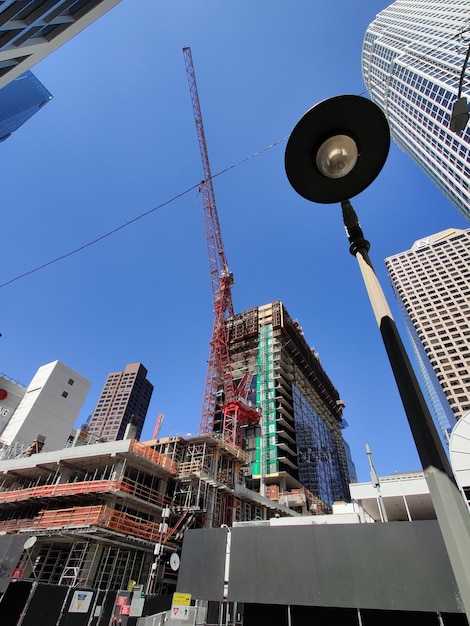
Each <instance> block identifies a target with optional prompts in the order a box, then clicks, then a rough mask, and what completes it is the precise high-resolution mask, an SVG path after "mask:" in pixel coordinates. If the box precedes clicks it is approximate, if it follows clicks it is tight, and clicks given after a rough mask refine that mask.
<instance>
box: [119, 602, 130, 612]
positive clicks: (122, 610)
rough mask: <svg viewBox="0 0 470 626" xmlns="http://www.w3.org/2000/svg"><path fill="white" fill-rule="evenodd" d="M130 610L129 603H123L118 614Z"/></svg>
mask: <svg viewBox="0 0 470 626" xmlns="http://www.w3.org/2000/svg"><path fill="white" fill-rule="evenodd" d="M130 612H131V605H130V604H123V605H122V606H121V608H120V610H119V614H120V615H129V613H130Z"/></svg>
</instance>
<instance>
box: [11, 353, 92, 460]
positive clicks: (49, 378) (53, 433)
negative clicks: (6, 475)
mask: <svg viewBox="0 0 470 626" xmlns="http://www.w3.org/2000/svg"><path fill="white" fill-rule="evenodd" d="M90 386H91V382H90V381H89V380H87V379H86V378H84V377H83V376H81V375H80V374H78V373H77V372H75V371H74V370H72V369H71V368H70V367H68V366H67V365H65V364H64V363H61V362H60V361H53V362H52V363H48V364H47V365H43V366H42V367H40V368H39V369H38V371H37V372H36V374H35V376H34V377H33V379H32V381H31V383H30V384H29V386H28V388H27V390H26V393H25V395H24V396H23V398H22V400H21V402H20V403H19V405H18V408H17V409H16V411H15V412H14V413H13V415H12V417H11V419H10V420H9V422H8V424H7V425H6V426H5V429H4V430H3V432H2V434H1V437H0V443H2V444H3V445H4V446H5V445H6V446H9V447H10V448H11V449H15V448H16V449H18V450H19V449H26V448H27V447H28V446H30V445H32V444H33V442H36V441H39V443H40V444H42V443H44V447H43V450H44V452H47V451H52V450H61V449H62V448H65V446H66V443H67V439H68V437H69V435H70V432H71V431H72V429H73V426H74V424H75V420H76V419H77V417H78V414H79V412H80V409H81V408H82V405H83V402H84V401H85V398H86V396H87V394H88V391H89V389H90Z"/></svg>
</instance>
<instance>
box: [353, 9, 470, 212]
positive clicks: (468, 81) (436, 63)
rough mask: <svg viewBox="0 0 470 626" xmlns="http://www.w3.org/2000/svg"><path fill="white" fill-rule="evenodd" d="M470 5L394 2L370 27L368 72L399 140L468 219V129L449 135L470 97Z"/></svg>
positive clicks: (373, 95) (364, 66) (369, 83)
mask: <svg viewBox="0 0 470 626" xmlns="http://www.w3.org/2000/svg"><path fill="white" fill-rule="evenodd" d="M469 44H470V30H469V27H468V2H467V0H446V1H445V2H443V1H442V0H396V1H395V2H393V3H392V4H391V5H390V6H389V7H387V8H386V9H384V10H383V11H382V12H381V13H379V14H378V15H377V17H376V19H375V20H374V21H373V22H372V23H371V24H370V25H369V27H368V28H367V31H366V34H365V37H364V42H363V48H362V71H363V76H364V82H365V84H366V87H367V89H368V91H369V94H370V97H371V99H372V100H373V101H374V102H375V103H376V104H377V105H378V106H380V108H381V109H382V110H383V111H384V113H385V115H386V116H387V119H388V122H389V124H390V130H391V134H392V137H393V139H394V140H395V142H396V143H397V145H398V146H399V147H400V148H401V149H402V150H404V152H406V153H407V154H408V155H409V156H411V158H412V159H413V160H414V161H415V162H416V163H417V165H418V166H419V167H420V168H421V169H422V170H423V171H424V172H425V173H426V174H427V175H428V176H429V177H430V178H431V180H432V181H433V182H434V183H435V184H436V185H437V186H438V187H439V189H440V190H441V191H442V192H443V193H444V194H445V195H446V196H447V197H448V198H449V200H450V201H451V202H452V203H453V204H454V205H455V206H456V208H457V209H458V210H459V211H460V213H461V214H462V215H463V216H464V217H465V218H467V219H470V188H469V183H468V181H469V179H470V127H469V125H468V124H467V127H466V128H465V129H464V130H463V131H461V132H458V133H456V132H452V131H451V130H450V120H451V113H452V109H453V105H454V102H455V101H456V100H457V96H458V94H459V83H460V81H461V80H462V84H461V90H460V91H461V95H462V96H464V97H468V96H469V95H470V73H469V71H468V70H467V71H465V67H464V65H465V57H466V53H467V50H468V47H469Z"/></svg>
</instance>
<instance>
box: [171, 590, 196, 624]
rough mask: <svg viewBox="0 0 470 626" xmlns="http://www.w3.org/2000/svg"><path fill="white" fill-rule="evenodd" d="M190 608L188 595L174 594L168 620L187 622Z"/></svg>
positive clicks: (189, 596)
mask: <svg viewBox="0 0 470 626" xmlns="http://www.w3.org/2000/svg"><path fill="white" fill-rule="evenodd" d="M190 606H191V594H190V593H174V594H173V602H172V605H171V611H170V618H171V619H180V620H189V607H190Z"/></svg>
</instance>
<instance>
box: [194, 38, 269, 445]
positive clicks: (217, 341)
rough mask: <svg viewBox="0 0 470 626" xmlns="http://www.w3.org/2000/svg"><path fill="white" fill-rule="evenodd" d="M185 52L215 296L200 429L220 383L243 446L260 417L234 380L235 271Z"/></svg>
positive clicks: (231, 434) (229, 432) (232, 436)
mask: <svg viewBox="0 0 470 626" xmlns="http://www.w3.org/2000/svg"><path fill="white" fill-rule="evenodd" d="M183 56H184V61H185V65H186V75H187V78H188V83H189V91H190V94H191V102H192V106H193V113H194V120H195V123H196V132H197V137H198V141H199V151H200V154H201V160H202V168H203V174H204V178H203V180H202V181H201V184H200V187H199V189H200V191H201V196H202V207H203V213H204V226H205V231H206V239H207V250H208V256H209V272H210V279H211V287H212V299H213V303H214V325H213V329H212V339H211V342H210V353H209V361H208V368H207V374H206V383H205V389H204V397H203V403H202V410H201V420H200V424H199V432H200V433H208V432H213V429H214V416H215V411H216V405H217V391H218V389H219V386H220V385H221V386H222V389H223V392H224V403H223V407H222V409H223V417H224V419H223V426H222V436H223V437H224V439H226V440H227V441H228V442H230V443H232V444H233V445H236V446H237V447H241V443H242V430H241V427H242V425H243V424H247V423H253V424H256V423H257V422H258V421H259V413H258V411H257V410H256V409H255V408H253V407H251V406H250V405H249V404H248V403H247V402H246V399H245V398H244V397H243V396H242V395H241V394H242V393H243V391H244V389H245V388H246V378H245V379H243V380H242V383H243V385H240V386H239V387H236V386H235V384H234V380H233V373H232V364H231V361H230V353H229V346H228V339H227V329H226V326H225V320H226V317H227V316H233V314H234V310H233V302H232V285H233V274H232V273H231V272H230V270H229V267H228V263H227V258H226V256H225V251H224V245H223V241H222V232H221V229H220V223H219V216H218V213H217V206H216V203H215V194H214V187H213V185H212V174H211V169H210V164H209V156H208V152H207V145H206V137H205V133H204V125H203V123H202V114H201V106H200V102H199V94H198V90H197V84H196V75H195V72H194V64H193V58H192V54H191V48H189V47H185V48H183ZM241 387H243V389H241Z"/></svg>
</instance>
